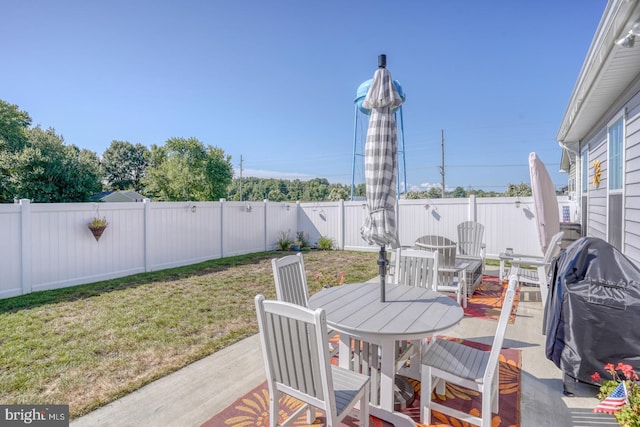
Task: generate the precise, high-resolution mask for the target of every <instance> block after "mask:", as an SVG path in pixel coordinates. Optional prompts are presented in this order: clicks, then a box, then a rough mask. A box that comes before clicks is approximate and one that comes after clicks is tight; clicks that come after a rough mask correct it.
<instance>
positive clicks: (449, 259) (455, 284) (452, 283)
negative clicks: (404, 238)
mask: <svg viewBox="0 0 640 427" xmlns="http://www.w3.org/2000/svg"><path fill="white" fill-rule="evenodd" d="M415 248H416V249H418V250H423V251H429V252H437V253H438V280H437V285H436V288H435V290H436V291H438V292H440V291H450V292H455V293H456V299H457V301H458V304H462V305H463V306H464V307H466V306H467V289H466V280H465V274H466V269H461V268H459V267H456V249H457V245H456V243H455V242H453V241H452V240H451V239H448V238H446V237H444V236H434V235H430V236H422V237H419V238H417V239H416V241H415Z"/></svg>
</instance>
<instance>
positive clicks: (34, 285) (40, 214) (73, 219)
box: [0, 197, 569, 298]
mask: <svg viewBox="0 0 640 427" xmlns="http://www.w3.org/2000/svg"><path fill="white" fill-rule="evenodd" d="M516 201H519V202H520V203H519V206H518V207H516ZM558 202H559V203H558V209H559V212H561V210H562V207H563V206H565V205H566V206H568V205H569V201H568V199H567V198H566V197H558ZM98 215H99V216H101V217H102V216H104V217H106V218H107V220H108V222H109V226H108V227H107V229H106V230H105V232H104V234H103V235H102V237H101V238H100V241H98V242H96V241H95V239H94V237H93V235H92V234H91V233H90V231H89V230H88V228H87V224H88V223H89V222H90V221H91V219H93V217H95V216H98ZM366 215H367V210H366V208H365V204H364V202H362V201H354V202H342V201H340V202H323V203H276V202H269V201H264V202H226V201H220V202H172V203H169V202H157V203H151V202H148V201H145V203H69V204H31V203H29V202H28V200H24V201H21V203H20V204H19V205H18V204H13V205H0V235H1V236H2V238H3V240H2V243H3V244H2V245H1V246H0V271H2V275H0V298H7V297H11V296H16V295H20V294H23V293H29V292H33V291H39V290H45V289H54V288H60V287H66V286H72V285H77V284H83V283H92V282H96V281H100V280H106V279H111V278H116V277H122V276H127V275H130V274H135V273H139V272H144V271H152V270H159V269H164V268H170V267H176V266H181V265H188V264H193V263H197V262H201V261H205V260H210V259H216V258H221V257H227V256H233V255H240V254H246V253H252V252H261V251H265V250H272V249H274V248H275V244H276V241H277V240H278V237H279V235H280V233H282V232H285V233H288V234H289V238H290V239H291V240H293V239H295V238H296V233H297V232H298V231H302V232H304V233H305V234H306V235H307V236H308V238H309V241H310V242H311V243H312V244H315V243H317V241H318V239H319V238H320V237H321V236H326V237H330V238H332V239H333V240H334V242H335V247H336V248H338V249H350V250H367V251H377V250H378V248H377V247H375V246H369V245H367V244H366V243H365V242H364V240H362V237H361V236H360V226H361V225H362V223H363V222H364V219H365V216H366ZM397 219H398V230H399V238H400V244H401V245H405V246H411V245H412V244H413V242H414V241H415V239H416V238H417V237H419V236H422V235H426V234H437V235H443V236H446V237H449V238H450V239H452V240H454V241H455V240H457V228H456V227H457V225H458V224H459V223H460V222H463V221H466V220H473V219H476V220H477V221H478V222H480V223H482V224H484V226H485V239H484V242H485V243H486V247H487V254H488V256H490V257H491V256H493V257H495V256H497V254H498V253H500V252H502V251H504V249H505V248H507V247H512V248H513V249H514V251H516V252H522V253H529V254H533V255H536V254H538V255H541V253H540V249H539V244H538V237H537V230H536V221H535V214H534V212H533V201H532V198H530V197H528V198H527V197H525V198H520V199H514V198H480V199H476V198H475V197H472V198H470V199H436V200H430V199H427V200H400V201H399V203H398V214H397Z"/></svg>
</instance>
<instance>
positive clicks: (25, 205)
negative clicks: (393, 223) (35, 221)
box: [20, 199, 33, 295]
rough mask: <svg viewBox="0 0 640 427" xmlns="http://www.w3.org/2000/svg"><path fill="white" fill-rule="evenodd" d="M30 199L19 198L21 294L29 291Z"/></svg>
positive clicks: (30, 264) (30, 263)
mask: <svg viewBox="0 0 640 427" xmlns="http://www.w3.org/2000/svg"><path fill="white" fill-rule="evenodd" d="M30 247H31V201H30V200H29V199H20V279H21V282H22V283H21V287H22V294H23V295H24V294H30V293H31V266H32V265H33V264H32V261H31V251H30V250H29V249H30Z"/></svg>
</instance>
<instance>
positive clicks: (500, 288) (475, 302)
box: [464, 276, 520, 323]
mask: <svg viewBox="0 0 640 427" xmlns="http://www.w3.org/2000/svg"><path fill="white" fill-rule="evenodd" d="M507 285H508V282H507V281H501V280H500V279H498V278H497V277H496V276H483V277H482V283H480V285H479V286H478V288H477V289H476V290H475V292H474V293H473V295H471V297H470V298H469V299H467V308H465V309H464V315H465V316H469V317H478V318H481V319H492V320H498V319H499V318H500V310H501V309H502V301H503V300H504V294H505V292H507ZM519 300H520V292H519V291H518V290H516V297H515V299H514V301H513V308H512V309H511V317H510V318H509V323H514V322H515V319H516V311H518V301H519Z"/></svg>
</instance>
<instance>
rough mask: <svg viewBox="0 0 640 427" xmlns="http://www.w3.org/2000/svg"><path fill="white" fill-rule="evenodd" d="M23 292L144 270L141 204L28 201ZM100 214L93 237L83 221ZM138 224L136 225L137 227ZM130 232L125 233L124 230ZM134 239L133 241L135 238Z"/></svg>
mask: <svg viewBox="0 0 640 427" xmlns="http://www.w3.org/2000/svg"><path fill="white" fill-rule="evenodd" d="M28 205H29V210H30V214H29V220H28V221H29V228H30V230H29V233H28V237H27V238H26V239H25V240H23V244H24V245H26V246H25V247H26V248H27V250H28V254H27V257H26V260H23V261H24V264H23V272H24V276H25V277H24V279H23V280H24V281H25V285H26V289H25V291H26V292H31V291H32V292H35V291H41V290H46V289H55V288H61V287H66V286H72V285H77V284H81V283H90V282H94V281H97V280H105V279H110V278H114V277H122V276H126V275H130V274H134V273H138V272H141V271H144V258H143V257H142V254H143V251H141V248H142V244H141V243H142V240H141V238H140V237H141V236H142V232H141V231H139V232H136V231H135V225H136V224H140V225H142V217H143V209H142V206H141V205H140V204H139V203H138V204H136V203H118V204H114V203H104V204H100V210H99V212H98V211H97V209H96V207H95V206H96V205H95V204H91V203H68V204H62V203H57V204H28ZM97 215H99V216H101V217H102V216H104V217H106V218H107V221H108V222H109V225H108V227H107V229H106V230H105V232H104V234H103V235H102V237H101V238H100V240H99V241H96V240H95V238H94V237H93V235H92V234H91V231H90V230H89V229H88V228H87V224H88V223H89V222H90V221H91V220H92V219H93V218H94V217H95V216H97ZM139 228H140V230H142V227H139ZM129 233H130V234H129ZM136 242H139V244H136Z"/></svg>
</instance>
